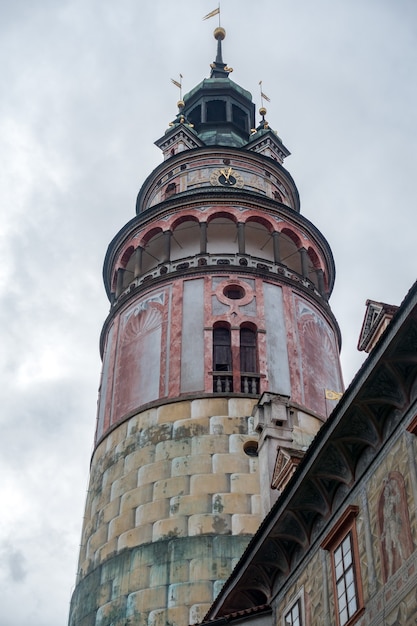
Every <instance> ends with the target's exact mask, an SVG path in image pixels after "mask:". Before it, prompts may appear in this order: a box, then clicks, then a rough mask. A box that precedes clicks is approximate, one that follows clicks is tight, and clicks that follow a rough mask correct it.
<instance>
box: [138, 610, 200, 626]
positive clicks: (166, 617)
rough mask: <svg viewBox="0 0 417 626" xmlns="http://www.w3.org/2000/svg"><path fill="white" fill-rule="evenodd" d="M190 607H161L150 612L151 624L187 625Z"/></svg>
mask: <svg viewBox="0 0 417 626" xmlns="http://www.w3.org/2000/svg"><path fill="white" fill-rule="evenodd" d="M188 623H192V622H188V609H187V608H186V607H185V606H175V607H172V608H170V609H161V610H157V611H151V612H150V613H149V618H148V625H149V626H167V624H169V625H170V626H187V624H188Z"/></svg>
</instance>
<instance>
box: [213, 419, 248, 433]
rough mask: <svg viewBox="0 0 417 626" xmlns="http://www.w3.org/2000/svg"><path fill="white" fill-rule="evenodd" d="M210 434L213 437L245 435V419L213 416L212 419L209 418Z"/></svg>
mask: <svg viewBox="0 0 417 626" xmlns="http://www.w3.org/2000/svg"><path fill="white" fill-rule="evenodd" d="M210 433H211V434H213V435H234V434H241V435H246V434H247V418H246V417H228V416H227V415H213V417H211V418H210Z"/></svg>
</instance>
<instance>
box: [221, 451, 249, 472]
mask: <svg viewBox="0 0 417 626" xmlns="http://www.w3.org/2000/svg"><path fill="white" fill-rule="evenodd" d="M213 472H215V473H216V474H218V473H222V474H236V473H243V472H249V457H248V456H247V455H246V454H214V455H213Z"/></svg>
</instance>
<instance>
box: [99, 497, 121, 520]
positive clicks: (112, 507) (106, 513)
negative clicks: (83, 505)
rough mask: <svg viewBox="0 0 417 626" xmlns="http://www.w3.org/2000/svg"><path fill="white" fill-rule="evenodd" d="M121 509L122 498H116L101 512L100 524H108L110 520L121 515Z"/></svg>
mask: <svg viewBox="0 0 417 626" xmlns="http://www.w3.org/2000/svg"><path fill="white" fill-rule="evenodd" d="M119 509H120V498H115V499H114V500H112V501H111V502H109V504H106V506H104V507H103V508H102V509H101V511H100V512H99V520H100V522H99V523H100V524H103V523H104V524H106V523H107V522H110V520H112V519H114V518H115V517H117V516H118V515H119Z"/></svg>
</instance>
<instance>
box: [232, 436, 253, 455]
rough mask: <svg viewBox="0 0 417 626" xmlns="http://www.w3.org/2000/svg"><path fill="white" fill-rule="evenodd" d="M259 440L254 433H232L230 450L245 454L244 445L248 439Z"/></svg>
mask: <svg viewBox="0 0 417 626" xmlns="http://www.w3.org/2000/svg"><path fill="white" fill-rule="evenodd" d="M255 439H256V440H257V439H258V437H256V438H255V437H254V436H253V435H230V439H229V452H232V453H235V454H245V453H244V452H243V446H244V444H245V443H246V442H247V441H254V440H255Z"/></svg>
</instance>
